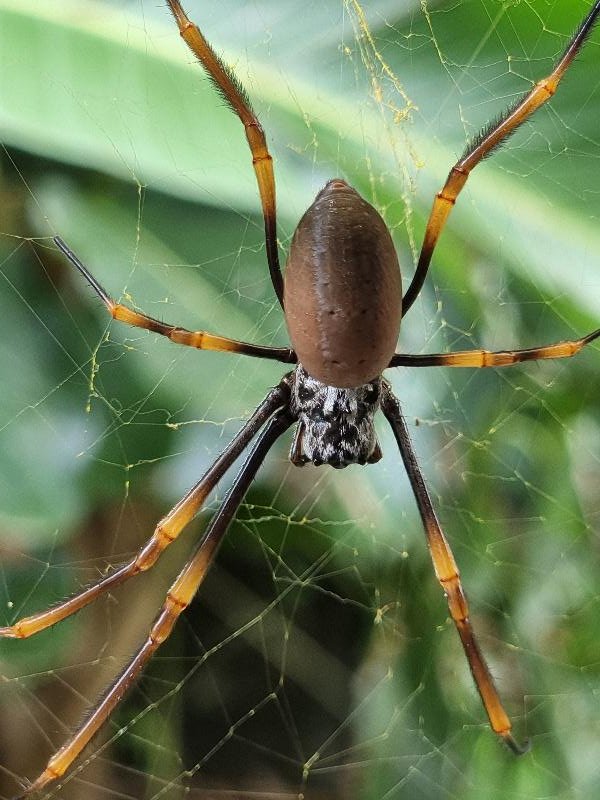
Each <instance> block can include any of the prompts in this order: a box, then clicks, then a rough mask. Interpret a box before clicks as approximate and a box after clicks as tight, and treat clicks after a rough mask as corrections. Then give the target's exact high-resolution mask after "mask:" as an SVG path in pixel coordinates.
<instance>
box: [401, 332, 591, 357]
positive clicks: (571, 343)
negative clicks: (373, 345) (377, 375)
mask: <svg viewBox="0 0 600 800" xmlns="http://www.w3.org/2000/svg"><path fill="white" fill-rule="evenodd" d="M599 336H600V328H598V329H597V330H595V331H592V333H588V335H587V336H582V337H581V339H570V340H568V341H564V342H554V343H553V344H546V345H542V346H541V347H529V348H527V349H526V350H496V351H491V350H459V351H457V352H456V353H426V354H424V355H412V354H410V355H409V354H405V353H396V354H395V355H394V356H393V357H392V360H391V361H390V363H389V364H388V366H389V367H508V366H510V365H511V364H518V363H520V362H521V361H541V360H542V359H546V358H571V356H574V355H576V354H577V353H578V352H579V351H580V350H581V349H582V348H583V347H585V346H586V344H590V342H593V341H595V340H596V339H597V338H598V337H599Z"/></svg>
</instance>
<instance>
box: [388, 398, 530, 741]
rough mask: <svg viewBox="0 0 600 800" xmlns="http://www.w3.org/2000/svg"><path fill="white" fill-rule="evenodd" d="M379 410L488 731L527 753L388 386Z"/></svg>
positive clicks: (402, 418) (400, 412) (396, 404)
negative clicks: (395, 446)
mask: <svg viewBox="0 0 600 800" xmlns="http://www.w3.org/2000/svg"><path fill="white" fill-rule="evenodd" d="M381 408H382V410H383V413H384V414H385V416H386V418H387V420H388V422H389V423H390V425H391V428H392V431H393V432H394V436H395V437H396V442H397V443H398V447H399V448H400V455H401V456H402V461H403V462H404V468H405V469H406V472H407V475H408V478H409V480H410V485H411V486H412V490H413V493H414V495H415V499H416V501H417V506H418V507H419V513H420V515H421V520H422V521H423V528H424V529H425V536H426V538H427V544H428V547H429V552H430V554H431V560H432V562H433V568H434V570H435V574H436V577H437V579H438V581H439V583H440V585H441V587H442V589H443V590H444V593H445V595H446V599H447V601H448V609H449V610H450V616H451V617H452V621H453V622H454V624H455V626H456V629H457V631H458V635H459V636H460V640H461V642H462V646H463V649H464V651H465V655H466V657H467V661H468V662H469V667H470V669H471V674H472V675H473V679H474V681H475V685H476V686H477V691H478V692H479V695H480V697H481V701H482V703H483V705H484V708H485V710H486V713H487V715H488V718H489V721H490V725H491V727H492V730H493V731H494V732H495V733H497V734H498V735H499V736H501V737H502V739H503V740H504V742H505V743H506V744H507V745H508V746H509V747H510V749H511V750H512V751H513V752H514V753H516V754H517V755H522V754H523V753H525V752H527V750H528V749H529V745H528V744H526V745H520V744H519V743H518V742H517V741H516V740H515V739H514V737H513V735H512V733H511V729H512V724H511V721H510V719H509V717H508V714H507V713H506V711H505V710H504V707H503V705H502V701H501V700H500V696H499V694H498V690H497V689H496V686H495V684H494V680H493V678H492V675H491V673H490V670H489V667H488V665H487V664H486V662H485V659H484V657H483V655H482V653H481V650H480V649H479V645H478V644H477V640H476V638H475V633H474V631H473V626H472V625H471V620H470V619H469V606H468V604H467V598H466V597H465V593H464V590H463V587H462V583H461V580H460V573H459V571H458V567H457V565H456V561H455V560H454V556H453V555H452V550H451V549H450V545H449V543H448V540H447V539H446V537H445V536H444V532H443V531H442V529H441V527H440V523H439V522H438V519H437V517H436V514H435V511H434V509H433V505H432V503H431V498H430V497H429V492H428V491H427V487H426V485H425V481H424V480H423V475H422V473H421V470H420V468H419V464H418V463H417V458H416V456H415V453H414V450H413V448H412V444H411V441H410V438H409V435H408V429H407V427H406V423H405V421H404V417H403V416H402V410H401V408H400V404H399V403H398V400H397V399H396V397H394V395H393V394H392V391H391V389H390V388H389V385H387V384H385V383H384V384H383V386H382V396H381Z"/></svg>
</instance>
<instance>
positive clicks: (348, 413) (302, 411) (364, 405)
mask: <svg viewBox="0 0 600 800" xmlns="http://www.w3.org/2000/svg"><path fill="white" fill-rule="evenodd" d="M380 394H381V379H380V378H376V379H374V380H373V381H371V382H370V383H366V384H364V385H363V386H358V387H356V388H345V389H340V388H337V387H335V386H327V384H325V383H321V381H318V380H317V379H316V378H313V377H311V376H310V375H309V374H308V373H307V372H306V370H305V369H304V367H302V365H301V364H298V366H297V367H296V372H295V374H294V381H293V387H292V397H291V408H292V412H293V413H294V414H295V415H296V416H297V417H298V426H297V428H296V435H295V436H294V441H293V444H292V448H291V451H290V459H291V461H292V463H294V464H296V465H297V466H302V465H303V464H307V463H308V462H312V463H313V464H315V466H319V465H320V464H329V465H330V466H332V467H336V468H337V469H342V468H343V467H347V466H349V465H350V464H372V463H374V462H376V461H379V459H380V458H381V449H380V447H379V443H378V442H377V436H376V435H375V427H374V422H373V416H374V414H375V412H376V411H377V409H378V408H379V397H380Z"/></svg>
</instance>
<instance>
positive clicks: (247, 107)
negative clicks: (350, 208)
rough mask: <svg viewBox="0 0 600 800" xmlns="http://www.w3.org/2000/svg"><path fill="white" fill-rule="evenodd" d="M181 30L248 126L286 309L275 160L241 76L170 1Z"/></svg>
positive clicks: (271, 259)
mask: <svg viewBox="0 0 600 800" xmlns="http://www.w3.org/2000/svg"><path fill="white" fill-rule="evenodd" d="M167 2H168V4H169V8H170V9H171V11H172V12H173V16H174V17H175V21H176V22H177V25H178V26H179V33H180V34H181V37H182V38H183V40H184V41H185V43H186V44H187V46H188V47H189V48H190V50H191V51H192V53H193V54H194V55H195V56H196V57H197V58H198V60H199V61H200V63H201V64H202V66H203V67H204V69H205V70H206V72H207V73H208V75H209V77H210V79H211V80H212V82H213V83H214V85H215V87H216V89H217V90H218V92H219V94H220V95H221V97H222V98H223V99H224V100H225V102H226V103H227V105H228V106H229V107H230V108H231V110H232V111H233V112H234V113H235V114H237V116H238V117H239V118H240V121H241V122H242V124H243V126H244V130H245V132H246V139H247V140H248V145H249V146H250V152H251V153H252V166H253V167H254V172H255V174H256V181H257V183H258V191H259V193H260V200H261V204H262V212H263V219H264V221H265V242H266V247H267V261H268V263H269V273H270V275H271V282H272V283H273V288H274V289H275V294H276V295H277V299H278V300H279V303H280V305H281V307H282V308H283V277H282V275H281V267H280V266H279V253H278V251H277V211H276V203H275V175H274V173H273V159H272V158H271V154H270V153H269V149H268V147H267V140H266V138H265V133H264V131H263V129H262V126H261V124H260V122H259V121H258V117H257V116H256V114H255V112H254V109H253V108H252V106H251V104H250V99H249V98H248V95H247V94H246V91H245V89H244V87H243V86H242V85H241V83H240V81H239V80H238V78H237V76H236V75H234V73H233V72H232V71H231V70H230V69H229V68H228V67H227V66H225V64H224V63H223V61H222V59H221V58H219V56H218V55H217V54H216V53H215V51H214V50H213V49H212V47H211V46H210V44H209V43H208V42H207V41H206V39H205V38H204V36H203V35H202V33H201V31H200V29H199V28H198V26H197V25H195V24H194V23H193V22H192V21H191V20H190V19H189V18H188V16H187V15H186V13H185V11H184V10H183V8H182V7H181V4H180V3H179V0H167Z"/></svg>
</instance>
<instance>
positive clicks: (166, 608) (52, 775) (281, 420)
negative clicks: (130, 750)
mask: <svg viewBox="0 0 600 800" xmlns="http://www.w3.org/2000/svg"><path fill="white" fill-rule="evenodd" d="M293 421H294V420H293V418H292V417H291V415H290V413H289V411H288V410H287V409H284V410H280V411H279V412H277V413H276V414H275V416H274V417H272V418H271V420H270V421H269V422H268V423H267V425H266V427H265V428H264V429H263V431H262V432H261V434H260V436H259V438H258V439H257V441H256V444H255V445H254V447H253V449H252V451H251V453H250V455H249V456H248V458H247V459H246V461H245V463H244V465H243V466H242V468H241V469H240V471H239V473H238V475H237V477H236V479H235V481H234V483H233V484H232V486H231V488H230V489H229V491H228V492H227V494H226V496H225V498H224V500H223V504H222V505H221V507H220V509H219V510H218V511H217V513H216V514H215V516H214V517H213V518H212V520H211V522H210V524H209V526H208V528H207V530H206V533H205V534H204V536H203V538H202V541H201V542H200V544H199V545H198V547H197V548H196V550H195V551H194V553H193V554H192V556H191V557H190V559H189V560H188V561H187V563H186V564H185V566H184V567H183V569H182V570H181V572H180V573H179V575H178V576H177V578H176V579H175V581H174V583H173V584H172V585H171V587H170V589H169V591H168V593H167V596H166V599H165V602H164V604H163V606H162V608H161V610H160V611H159V613H158V615H157V616H156V618H155V620H154V623H153V625H152V628H151V629H150V633H149V635H148V638H147V639H146V640H145V642H144V643H143V644H142V646H141V647H140V649H139V650H138V651H137V653H135V654H134V656H133V658H132V659H131V660H130V662H129V663H128V664H127V666H126V667H125V669H124V670H123V671H122V672H121V674H120V675H119V676H118V678H117V679H116V680H115V681H114V683H112V684H111V686H110V687H109V688H108V689H107V691H106V692H105V694H103V695H102V696H101V697H100V700H99V701H98V703H97V704H96V705H95V707H94V708H93V709H92V711H91V713H89V714H87V715H86V717H85V719H84V721H83V722H82V724H81V725H80V726H79V727H78V728H77V729H76V730H75V732H74V733H73V734H72V736H71V737H70V738H69V740H68V741H67V742H66V743H65V744H64V745H63V746H62V747H61V748H60V749H59V750H57V751H56V753H55V754H54V755H53V756H52V757H51V758H50V760H49V761H48V763H47V765H46V768H45V769H44V771H43V772H42V773H41V774H40V776H39V777H38V778H37V779H36V780H35V781H33V783H31V784H30V785H29V786H28V787H27V789H26V790H25V792H23V794H22V795H20V798H26V797H29V796H30V795H31V794H33V793H35V792H38V791H40V790H41V789H43V788H45V787H47V786H49V785H50V784H52V783H54V782H55V781H57V780H58V779H59V778H61V777H62V776H63V775H64V774H65V772H66V771H67V769H68V768H69V767H70V766H71V764H72V763H73V761H74V760H75V759H76V758H77V756H78V755H79V753H80V752H81V751H82V750H83V748H84V747H85V746H86V745H87V743H88V742H89V741H90V739H91V738H92V737H93V736H94V734H95V733H96V732H97V731H98V730H99V729H100V728H101V727H102V725H103V724H104V722H105V721H106V720H107V719H108V717H109V716H110V714H111V712H112V711H113V709H114V708H115V706H116V705H117V704H118V703H119V702H120V700H121V699H122V697H123V695H124V694H125V692H126V691H127V690H128V689H129V688H130V687H131V685H132V684H133V683H134V681H135V680H136V678H137V676H138V675H139V673H140V672H141V671H142V669H143V668H144V667H145V666H146V664H147V663H148V661H149V660H150V658H151V657H152V656H153V655H154V653H155V652H156V650H158V648H159V647H160V645H161V644H162V643H163V642H164V641H165V640H166V639H167V638H168V637H169V636H170V634H171V632H172V630H173V628H174V626H175V623H176V622H177V619H178V618H179V616H180V615H181V613H182V612H183V611H184V609H186V608H187V607H188V605H189V604H190V603H191V602H192V600H193V598H194V596H195V594H196V592H197V591H198V589H199V587H200V585H201V584H202V581H203V580H204V577H205V575H206V573H207V571H208V569H209V567H210V566H211V564H212V563H213V561H214V558H215V555H216V553H217V550H218V548H219V545H220V544H221V542H222V541H223V538H224V536H225V534H226V533H227V529H228V527H229V524H230V522H231V520H232V519H233V517H234V516H235V513H236V511H237V509H238V508H239V505H240V503H241V502H242V500H243V498H244V495H245V494H246V491H247V489H248V487H249V485H250V483H251V482H252V479H253V478H254V476H255V474H256V472H257V470H258V468H259V467H260V465H261V464H262V462H263V460H264V458H265V456H266V455H267V453H268V451H269V450H270V449H271V447H272V446H273V444H274V443H275V441H276V440H277V438H278V437H279V436H281V434H282V433H283V432H284V431H286V430H287V428H289V426H290V425H291V424H292V423H293ZM20 798H17V800H20Z"/></svg>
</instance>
